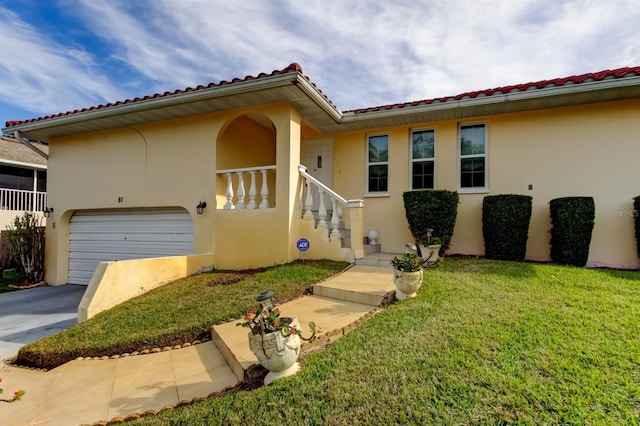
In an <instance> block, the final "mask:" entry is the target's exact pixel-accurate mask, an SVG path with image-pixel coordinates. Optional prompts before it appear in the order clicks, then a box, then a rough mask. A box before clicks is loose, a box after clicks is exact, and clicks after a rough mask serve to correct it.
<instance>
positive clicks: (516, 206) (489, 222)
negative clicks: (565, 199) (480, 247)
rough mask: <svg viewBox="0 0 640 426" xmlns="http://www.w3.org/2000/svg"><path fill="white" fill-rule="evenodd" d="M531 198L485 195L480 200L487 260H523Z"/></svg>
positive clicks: (527, 234) (510, 195)
mask: <svg viewBox="0 0 640 426" xmlns="http://www.w3.org/2000/svg"><path fill="white" fill-rule="evenodd" d="M531 200H532V198H531V197H530V196H528V195H517V194H504V195H488V196H486V197H484V200H483V201H482V235H483V237H484V250H485V255H486V257H487V258H489V259H497V260H518V261H520V260H523V259H524V256H525V253H526V251H527V238H528V237H529V220H530V219H531Z"/></svg>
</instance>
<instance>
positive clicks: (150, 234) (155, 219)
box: [68, 209, 193, 285]
mask: <svg viewBox="0 0 640 426" xmlns="http://www.w3.org/2000/svg"><path fill="white" fill-rule="evenodd" d="M192 253H193V223H192V221H191V215H190V214H189V213H188V212H187V211H186V210H184V209H171V210H169V209H167V210H105V211H87V212H77V213H76V214H74V215H73V216H72V217H71V223H70V232H69V279H68V282H69V283H70V284H84V285H87V284H89V281H90V280H91V277H92V275H93V272H94V271H95V270H96V267H97V266H98V263H100V262H105V261H111V260H126V259H143V258H148V257H163V256H176V255H184V254H192Z"/></svg>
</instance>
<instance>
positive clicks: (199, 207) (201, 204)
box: [196, 201, 207, 214]
mask: <svg viewBox="0 0 640 426" xmlns="http://www.w3.org/2000/svg"><path fill="white" fill-rule="evenodd" d="M205 207H207V202H206V201H200V202H199V203H198V205H197V206H196V212H197V213H198V214H202V212H204V209H205Z"/></svg>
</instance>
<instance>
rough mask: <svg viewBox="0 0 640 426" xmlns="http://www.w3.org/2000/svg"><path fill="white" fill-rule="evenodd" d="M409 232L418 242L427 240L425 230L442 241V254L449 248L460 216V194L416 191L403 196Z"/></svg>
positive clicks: (445, 191) (441, 191)
mask: <svg viewBox="0 0 640 426" xmlns="http://www.w3.org/2000/svg"><path fill="white" fill-rule="evenodd" d="M402 199H403V200H404V211H405V215H406V217H407V222H409V230H410V231H411V235H412V236H413V239H414V240H415V242H416V245H417V244H419V243H420V241H422V240H424V239H426V233H425V229H427V228H431V229H433V234H432V236H434V237H439V238H440V239H441V240H442V247H441V248H440V254H444V252H445V251H446V250H447V249H448V248H449V242H450V241H451V237H452V235H453V228H454V226H455V224H456V218H457V215H458V199H459V197H458V193H457V192H456V191H447V190H442V189H440V190H416V191H407V192H405V193H403V194H402Z"/></svg>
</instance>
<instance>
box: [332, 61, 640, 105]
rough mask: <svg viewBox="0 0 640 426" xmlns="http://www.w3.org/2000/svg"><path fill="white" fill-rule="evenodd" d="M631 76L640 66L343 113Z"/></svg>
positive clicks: (636, 73)
mask: <svg viewBox="0 0 640 426" xmlns="http://www.w3.org/2000/svg"><path fill="white" fill-rule="evenodd" d="M629 74H631V75H632V76H639V75H640V66H637V67H625V68H618V69H614V70H604V71H599V72H594V73H587V74H580V75H574V76H571V77H564V78H556V79H553V80H541V81H536V82H530V83H524V84H516V85H512V86H503V87H496V88H493V89H486V90H479V91H473V92H466V93H461V94H459V95H455V96H445V97H441V98H433V99H424V100H420V101H411V102H404V103H397V104H393V105H384V106H374V107H369V108H359V109H353V110H348V111H343V112H345V113H346V112H352V113H355V114H362V113H367V112H374V111H380V110H381V109H391V108H404V107H406V106H419V105H429V104H432V103H434V102H447V101H453V100H456V101H459V100H462V99H465V98H472V99H473V98H477V97H479V96H492V95H495V94H507V93H514V92H524V91H527V90H535V89H544V88H547V87H560V86H564V85H569V84H581V83H587V82H591V81H600V80H606V79H613V78H623V77H627V76H629Z"/></svg>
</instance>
